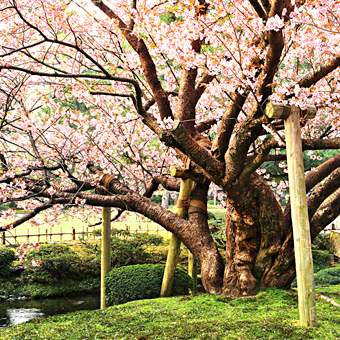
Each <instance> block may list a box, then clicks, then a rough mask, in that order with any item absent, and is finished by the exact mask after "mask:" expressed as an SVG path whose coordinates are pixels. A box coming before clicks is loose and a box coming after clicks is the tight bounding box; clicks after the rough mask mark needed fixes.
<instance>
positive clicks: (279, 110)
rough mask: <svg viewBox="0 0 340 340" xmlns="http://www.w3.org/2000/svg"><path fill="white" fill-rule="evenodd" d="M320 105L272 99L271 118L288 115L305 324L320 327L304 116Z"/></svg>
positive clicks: (296, 250) (267, 111)
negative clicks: (287, 103)
mask: <svg viewBox="0 0 340 340" xmlns="http://www.w3.org/2000/svg"><path fill="white" fill-rule="evenodd" d="M316 111H317V109H316V107H315V106H309V107H307V110H300V109H299V108H298V107H296V106H284V105H280V104H273V103H268V104H267V106H266V109H265V114H266V115H267V117H269V118H281V119H284V123H285V133H286V153H287V162H288V179H289V193H290V202H291V214H292V225H293V238H294V253H295V268H296V279H297V286H298V297H299V313H300V324H301V326H307V327H317V326H318V319H317V314H316V299H315V287H314V272H313V258H312V248H311V236H310V225H309V219H308V206H307V197H306V183H305V174H304V165H303V153H302V142H301V127H300V119H311V118H314V117H315V115H316Z"/></svg>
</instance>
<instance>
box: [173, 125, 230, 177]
mask: <svg viewBox="0 0 340 340" xmlns="http://www.w3.org/2000/svg"><path fill="white" fill-rule="evenodd" d="M171 135H172V136H173V137H174V139H175V140H176V141H177V142H178V144H179V145H180V146H181V149H180V150H181V151H182V152H184V153H185V154H186V155H188V156H189V157H190V159H191V160H193V161H194V162H195V163H196V164H197V165H198V166H200V167H201V168H202V169H203V170H205V171H206V172H207V177H209V178H210V177H211V178H213V180H214V182H215V183H216V182H219V181H220V180H221V178H222V176H223V172H224V165H223V163H221V162H219V161H218V160H216V158H214V157H213V156H212V155H211V154H210V152H209V151H208V150H207V149H205V148H203V147H201V146H200V145H199V144H198V143H197V142H196V141H195V140H194V139H193V138H192V137H190V136H188V133H187V132H186V130H185V129H184V127H183V125H182V123H181V122H180V121H175V124H174V127H173V129H172V130H171Z"/></svg>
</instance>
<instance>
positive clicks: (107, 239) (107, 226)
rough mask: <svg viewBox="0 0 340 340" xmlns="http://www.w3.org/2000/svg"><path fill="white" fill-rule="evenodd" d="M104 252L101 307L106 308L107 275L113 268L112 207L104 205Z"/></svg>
mask: <svg viewBox="0 0 340 340" xmlns="http://www.w3.org/2000/svg"><path fill="white" fill-rule="evenodd" d="M102 218H103V227H102V254H101V282H100V308H101V309H103V308H106V302H105V285H104V280H105V275H106V274H107V273H108V272H109V271H110V268H111V208H110V207H103V211H102Z"/></svg>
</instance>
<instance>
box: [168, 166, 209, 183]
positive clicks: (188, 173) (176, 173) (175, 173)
mask: <svg viewBox="0 0 340 340" xmlns="http://www.w3.org/2000/svg"><path fill="white" fill-rule="evenodd" d="M170 175H171V176H172V177H175V178H181V179H188V178H190V179H191V180H193V181H194V182H196V183H203V182H204V181H205V176H204V175H200V174H197V173H194V172H193V171H192V170H191V169H189V170H186V169H181V168H179V167H176V166H175V165H174V166H173V167H172V168H171V171H170Z"/></svg>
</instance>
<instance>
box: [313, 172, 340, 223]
mask: <svg viewBox="0 0 340 340" xmlns="http://www.w3.org/2000/svg"><path fill="white" fill-rule="evenodd" d="M338 188H340V167H338V168H337V169H336V170H334V171H333V172H332V173H331V174H330V175H329V176H327V177H326V178H325V179H324V180H323V181H321V182H320V183H319V184H318V185H316V186H315V187H314V189H313V191H312V193H311V195H310V196H309V197H308V200H307V204H308V215H309V218H310V219H311V218H312V216H313V215H314V213H315V212H316V210H317V209H318V207H319V206H320V205H321V204H322V202H324V201H325V200H326V198H327V197H328V196H330V195H331V194H332V193H333V192H334V191H335V190H337V189H338Z"/></svg>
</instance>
